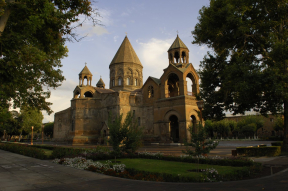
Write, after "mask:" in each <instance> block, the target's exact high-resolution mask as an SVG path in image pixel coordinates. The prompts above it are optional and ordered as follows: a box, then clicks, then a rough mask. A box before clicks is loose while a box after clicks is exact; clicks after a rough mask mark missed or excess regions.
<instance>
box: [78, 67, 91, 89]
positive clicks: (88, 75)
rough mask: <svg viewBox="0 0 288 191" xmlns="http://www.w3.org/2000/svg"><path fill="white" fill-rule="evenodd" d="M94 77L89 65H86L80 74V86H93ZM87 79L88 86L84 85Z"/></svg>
mask: <svg viewBox="0 0 288 191" xmlns="http://www.w3.org/2000/svg"><path fill="white" fill-rule="evenodd" d="M92 76H93V75H92V73H91V72H90V70H89V69H88V67H87V63H85V67H84V68H83V69H82V71H81V72H80V73H79V86H91V82H92ZM85 79H86V80H87V83H86V85H85V83H84V81H85Z"/></svg>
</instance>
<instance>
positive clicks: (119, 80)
mask: <svg viewBox="0 0 288 191" xmlns="http://www.w3.org/2000/svg"><path fill="white" fill-rule="evenodd" d="M121 85H122V78H121V77H119V78H118V86H121Z"/></svg>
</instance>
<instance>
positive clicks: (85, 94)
mask: <svg viewBox="0 0 288 191" xmlns="http://www.w3.org/2000/svg"><path fill="white" fill-rule="evenodd" d="M84 97H93V94H92V93H91V92H89V91H88V92H85V93H84Z"/></svg>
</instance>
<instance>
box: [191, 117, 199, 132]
mask: <svg viewBox="0 0 288 191" xmlns="http://www.w3.org/2000/svg"><path fill="white" fill-rule="evenodd" d="M190 120H191V124H192V132H193V133H196V126H197V120H196V117H195V116H194V115H191V116H190Z"/></svg>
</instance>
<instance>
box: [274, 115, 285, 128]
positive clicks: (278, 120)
mask: <svg viewBox="0 0 288 191" xmlns="http://www.w3.org/2000/svg"><path fill="white" fill-rule="evenodd" d="M273 129H274V130H275V131H283V130H284V119H283V117H281V116H277V118H276V120H275V123H274V126H273Z"/></svg>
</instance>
